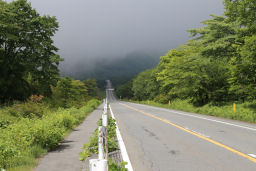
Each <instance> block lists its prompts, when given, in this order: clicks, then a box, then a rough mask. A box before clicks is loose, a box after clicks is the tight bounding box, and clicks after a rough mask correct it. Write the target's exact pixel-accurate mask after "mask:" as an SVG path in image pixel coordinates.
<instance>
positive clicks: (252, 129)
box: [133, 103, 256, 131]
mask: <svg viewBox="0 0 256 171" xmlns="http://www.w3.org/2000/svg"><path fill="white" fill-rule="evenodd" d="M133 104H134V103H133ZM135 105H141V106H147V107H151V108H155V109H159V110H162V111H167V112H171V113H176V114H179V115H184V116H189V117H194V118H199V119H203V120H208V121H212V122H217V123H222V124H226V125H230V126H235V127H239V128H243V129H248V130H251V131H256V129H255V128H251V127H247V126H241V125H237V124H232V123H228V122H224V121H218V120H215V119H209V118H205V117H201V116H195V115H191V114H186V113H182V112H177V111H173V110H168V109H162V108H157V107H153V106H148V105H142V104H135Z"/></svg>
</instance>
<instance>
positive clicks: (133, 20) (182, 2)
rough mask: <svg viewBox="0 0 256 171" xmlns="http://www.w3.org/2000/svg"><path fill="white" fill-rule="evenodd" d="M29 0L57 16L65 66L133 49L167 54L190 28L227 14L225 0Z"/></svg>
mask: <svg viewBox="0 0 256 171" xmlns="http://www.w3.org/2000/svg"><path fill="white" fill-rule="evenodd" d="M30 1H31V3H32V6H33V7H34V8H36V9H37V11H39V12H40V13H41V14H49V15H51V16H56V17H57V19H58V21H59V23H60V29H59V31H58V32H57V34H56V36H55V37H54V40H55V44H56V46H57V47H58V48H59V49H60V51H59V54H60V55H61V57H63V58H65V62H64V68H66V69H69V68H72V67H74V65H75V64H76V63H80V64H81V62H84V64H85V66H88V64H89V65H91V64H92V63H93V59H96V58H102V57H106V58H110V57H123V56H125V55H126V54H128V53H131V52H134V51H140V52H143V51H146V52H150V51H152V52H160V54H161V55H164V54H165V53H166V52H167V51H168V50H169V49H172V48H176V47H177V46H178V45H180V44H184V43H185V42H186V40H188V39H189V37H188V33H187V32H186V30H188V29H192V28H198V27H200V26H202V25H201V24H200V22H201V21H203V20H206V19H208V18H210V17H209V15H210V14H217V15H222V13H223V4H222V0H30ZM90 63H91V64H90ZM91 66H92V65H91Z"/></svg>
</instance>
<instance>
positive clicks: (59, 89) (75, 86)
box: [52, 77, 89, 107]
mask: <svg viewBox="0 0 256 171" xmlns="http://www.w3.org/2000/svg"><path fill="white" fill-rule="evenodd" d="M52 89H53V98H54V101H55V102H56V103H58V106H61V107H72V106H75V107H80V106H82V105H83V104H85V103H86V101H88V98H89V97H88V89H87V87H86V86H85V85H84V83H83V82H81V81H79V80H73V79H71V78H69V77H65V78H62V79H60V80H59V81H58V83H57V86H56V87H52Z"/></svg>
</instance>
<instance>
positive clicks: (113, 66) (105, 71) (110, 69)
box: [61, 52, 160, 88]
mask: <svg viewBox="0 0 256 171" xmlns="http://www.w3.org/2000/svg"><path fill="white" fill-rule="evenodd" d="M157 54H158V53H142V52H134V53H130V54H127V55H126V56H125V57H124V58H121V57H120V58H99V59H94V60H96V62H95V64H92V65H93V67H92V68H90V69H87V68H86V67H84V63H81V65H78V66H77V67H76V69H71V70H65V69H62V70H63V71H62V73H61V74H62V75H63V76H66V75H67V76H71V77H73V78H76V79H79V80H86V79H88V78H95V79H97V82H98V85H99V87H100V88H102V87H103V86H105V80H108V79H109V80H111V82H112V83H113V84H114V85H120V84H123V83H125V82H127V81H128V80H130V79H132V78H133V77H134V76H136V75H137V74H138V73H140V72H142V71H144V70H145V69H150V68H153V67H155V66H156V65H157V64H158V63H159V61H160V58H159V56H158V55H157ZM92 63H93V62H92Z"/></svg>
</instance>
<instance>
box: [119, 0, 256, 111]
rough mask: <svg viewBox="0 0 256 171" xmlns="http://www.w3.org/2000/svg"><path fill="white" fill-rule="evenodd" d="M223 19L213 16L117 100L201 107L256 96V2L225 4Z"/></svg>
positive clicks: (131, 83)
mask: <svg viewBox="0 0 256 171" xmlns="http://www.w3.org/2000/svg"><path fill="white" fill-rule="evenodd" d="M224 5H225V12H224V16H215V15H211V19H209V20H206V21H203V22H202V23H203V24H204V25H205V26H204V27H202V28H199V29H192V30H189V32H190V33H191V37H193V39H192V40H189V41H188V42H187V43H186V44H185V45H182V46H180V47H178V48H177V49H172V50H170V51H169V52H168V53H167V54H166V55H165V56H162V57H161V61H160V63H159V65H158V66H157V67H155V68H154V69H152V70H147V71H144V72H142V73H140V74H139V75H137V77H135V78H134V79H132V80H131V81H129V82H128V83H126V84H124V85H122V86H119V87H118V88H117V94H118V96H122V97H123V98H134V99H136V100H146V99H147V100H155V101H158V102H161V103H166V102H168V101H169V100H173V99H176V98H178V99H190V101H191V103H193V104H194V105H197V106H201V105H204V104H209V103H210V104H214V105H219V104H222V103H226V102H230V101H240V102H244V101H250V100H254V99H255V97H256V85H255V83H256V10H255V9H256V1H255V0H236V1H233V0H224Z"/></svg>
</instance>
